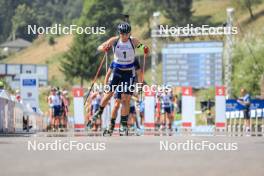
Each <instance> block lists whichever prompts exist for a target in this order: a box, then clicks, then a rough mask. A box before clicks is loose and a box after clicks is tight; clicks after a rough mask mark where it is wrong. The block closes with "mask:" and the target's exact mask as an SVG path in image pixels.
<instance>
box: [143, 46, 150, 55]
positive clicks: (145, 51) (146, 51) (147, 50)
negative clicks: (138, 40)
mask: <svg viewBox="0 0 264 176" xmlns="http://www.w3.org/2000/svg"><path fill="white" fill-rule="evenodd" d="M148 53H149V48H148V47H147V46H144V54H148Z"/></svg>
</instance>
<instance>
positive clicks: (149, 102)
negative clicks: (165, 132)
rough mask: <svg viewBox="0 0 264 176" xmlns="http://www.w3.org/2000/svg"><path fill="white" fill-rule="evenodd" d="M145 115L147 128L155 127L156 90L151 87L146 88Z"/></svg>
mask: <svg viewBox="0 0 264 176" xmlns="http://www.w3.org/2000/svg"><path fill="white" fill-rule="evenodd" d="M144 105H145V108H144V117H145V123H144V127H145V129H154V128H155V92H154V91H152V90H151V89H147V90H145V100H144Z"/></svg>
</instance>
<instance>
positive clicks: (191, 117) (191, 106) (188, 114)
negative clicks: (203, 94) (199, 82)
mask: <svg viewBox="0 0 264 176" xmlns="http://www.w3.org/2000/svg"><path fill="white" fill-rule="evenodd" d="M194 126H195V97H193V94H192V87H182V127H184V128H187V127H194Z"/></svg>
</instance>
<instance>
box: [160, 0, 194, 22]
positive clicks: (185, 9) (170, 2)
mask: <svg viewBox="0 0 264 176" xmlns="http://www.w3.org/2000/svg"><path fill="white" fill-rule="evenodd" d="M160 8H161V10H162V13H163V14H164V16H165V17H166V18H168V19H170V20H171V22H172V23H173V24H178V25H186V24H187V23H188V22H189V21H190V20H191V17H192V13H193V12H192V0H177V1H175V0H164V1H161V2H160Z"/></svg>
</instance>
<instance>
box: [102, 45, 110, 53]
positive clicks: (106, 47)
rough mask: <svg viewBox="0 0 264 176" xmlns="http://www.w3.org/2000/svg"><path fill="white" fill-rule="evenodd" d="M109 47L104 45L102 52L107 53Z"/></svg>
mask: <svg viewBox="0 0 264 176" xmlns="http://www.w3.org/2000/svg"><path fill="white" fill-rule="evenodd" d="M110 48H111V47H110V46H109V45H105V46H104V47H103V50H104V52H108V51H109V50H110Z"/></svg>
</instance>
